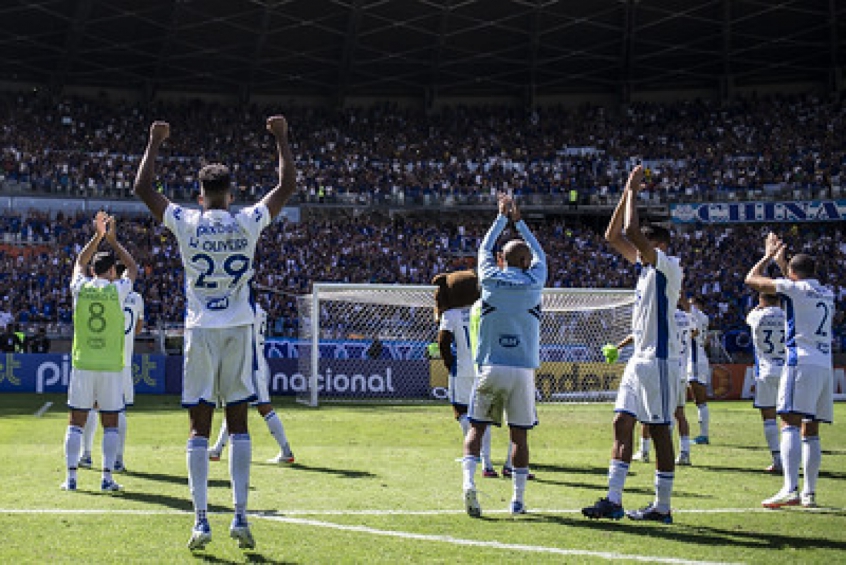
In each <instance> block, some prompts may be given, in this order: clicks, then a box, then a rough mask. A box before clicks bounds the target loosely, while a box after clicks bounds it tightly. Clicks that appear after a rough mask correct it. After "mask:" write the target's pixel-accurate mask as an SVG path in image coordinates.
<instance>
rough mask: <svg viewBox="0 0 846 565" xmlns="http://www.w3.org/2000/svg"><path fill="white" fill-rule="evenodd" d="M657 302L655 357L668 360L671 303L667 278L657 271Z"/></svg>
mask: <svg viewBox="0 0 846 565" xmlns="http://www.w3.org/2000/svg"><path fill="white" fill-rule="evenodd" d="M655 286H656V289H655V294H656V296H655V302H656V303H657V305H658V328H657V329H658V343H657V346H656V348H655V356H656V357H658V359H667V357H668V356H669V352H670V324H669V319H668V318H669V313H670V308H669V301H668V300H667V276H666V275H664V273H662V272H661V271H659V270H657V269H656V270H655ZM673 322H675V310H673Z"/></svg>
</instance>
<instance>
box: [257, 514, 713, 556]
mask: <svg viewBox="0 0 846 565" xmlns="http://www.w3.org/2000/svg"><path fill="white" fill-rule="evenodd" d="M262 518H264V519H266V520H272V521H275V522H283V523H286V524H295V525H301V526H313V527H317V528H329V529H332V530H342V531H346V532H357V533H363V534H370V535H376V536H387V537H394V538H402V539H409V540H418V541H431V542H439V543H449V544H453V545H465V546H471V547H484V548H493V549H507V550H509V551H523V552H529V553H549V554H553V555H563V556H579V557H597V558H600V559H607V560H609V561H619V560H620V559H628V560H631V561H644V562H647V563H673V564H685V565H717V564H722V562H718V561H693V560H690V559H677V558H675V557H658V556H654V555H632V554H626V553H613V552H608V551H588V550H582V549H562V548H560V547H547V546H542V545H523V544H513V543H502V542H498V541H482V540H471V539H463V538H455V537H452V536H436V535H430V534H415V533H412V532H402V531H394V530H378V529H376V528H370V527H367V526H348V525H344V524H334V523H332V522H320V521H318V520H304V519H302V518H286V517H285V516H262Z"/></svg>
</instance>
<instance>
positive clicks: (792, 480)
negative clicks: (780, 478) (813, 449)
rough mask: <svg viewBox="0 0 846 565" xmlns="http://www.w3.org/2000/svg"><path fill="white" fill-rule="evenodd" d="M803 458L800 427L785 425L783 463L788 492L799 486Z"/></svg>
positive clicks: (785, 484) (785, 486)
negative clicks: (800, 465) (800, 466)
mask: <svg viewBox="0 0 846 565" xmlns="http://www.w3.org/2000/svg"><path fill="white" fill-rule="evenodd" d="M817 445H819V444H817ZM801 459H802V442H801V438H800V436H799V427H798V426H784V427H783V428H782V429H781V464H782V466H783V467H784V490H785V491H787V492H792V491H794V490H796V489H797V488H798V485H799V464H800V462H801Z"/></svg>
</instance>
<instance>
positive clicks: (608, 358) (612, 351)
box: [602, 343, 620, 364]
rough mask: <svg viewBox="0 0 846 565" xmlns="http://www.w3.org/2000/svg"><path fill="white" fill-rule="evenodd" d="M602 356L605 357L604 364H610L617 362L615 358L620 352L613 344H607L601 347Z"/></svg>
mask: <svg viewBox="0 0 846 565" xmlns="http://www.w3.org/2000/svg"><path fill="white" fill-rule="evenodd" d="M602 355H603V357H605V362H606V363H608V364H611V363H614V362H615V361H617V358H618V357H619V356H620V352H619V351H618V350H617V347H616V346H615V345H614V344H613V343H607V344H605V345H603V346H602Z"/></svg>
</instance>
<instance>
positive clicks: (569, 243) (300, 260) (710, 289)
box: [0, 208, 846, 338]
mask: <svg viewBox="0 0 846 565" xmlns="http://www.w3.org/2000/svg"><path fill="white" fill-rule="evenodd" d="M495 213H496V212H495V209H494V208H491V213H490V217H488V216H486V215H484V214H480V213H478V212H474V213H473V214H472V215H468V216H461V215H453V216H450V217H447V218H444V217H437V219H434V218H435V216H431V215H429V216H421V215H394V217H393V218H390V217H389V216H387V215H385V214H382V213H379V212H378V211H376V212H370V213H363V214H360V215H358V216H356V217H354V218H353V217H345V216H344V215H340V214H337V215H332V216H326V217H324V218H322V219H312V220H303V221H301V222H298V223H293V222H288V221H278V222H276V223H274V224H273V225H272V226H271V227H269V228H268V229H267V230H265V232H264V234H263V236H262V239H261V241H260V243H259V247H258V251H257V255H256V277H255V283H256V287H257V290H258V293H259V301H260V302H261V303H262V305H263V306H264V307H265V308H266V309H267V310H268V313H269V320H270V333H271V335H277V336H295V335H297V332H298V327H297V311H296V296H297V295H301V294H307V293H309V292H310V291H311V284H312V283H313V282H317V281H319V282H347V283H368V282H371V283H403V284H429V282H430V281H431V279H432V277H433V276H434V275H435V274H438V273H442V272H446V271H451V270H456V269H460V268H464V267H472V266H474V265H475V256H476V250H477V249H478V246H479V243H480V241H481V239H482V237H483V236H484V233H485V231H486V230H487V228H488V226H489V223H490V221H491V218H492V217H493V215H494V214H495ZM529 222H531V224H532V229H533V231H534V233H535V234H536V236H537V237H538V239H539V240H540V241H541V242H543V245H544V248H545V250H546V253H547V260H548V263H549V280H548V282H547V285H548V286H550V287H569V288H626V289H631V288H633V287H634V284H635V280H634V275H633V272H632V269H630V268H629V267H628V266H627V265H626V264H624V263H623V261H622V260H621V259H620V257H619V254H617V253H614V252H612V250H611V249H610V248H609V246H608V245H607V243H606V242H605V240H604V234H603V231H602V229H601V226H600V227H599V228H597V227H593V226H590V225H588V224H587V223H584V222H580V221H578V220H570V219H565V220H562V219H560V218H559V219H553V218H547V219H545V220H531V219H530V220H529ZM770 228H773V229H776V230H777V231H779V235H780V236H782V237H783V238H784V239H785V240H786V241H787V242H788V245H789V247H790V249H791V250H796V251H799V250H804V251H806V252H808V253H811V254H813V255H814V256H815V257H816V258H817V259H818V261H819V270H820V278H821V279H822V280H823V281H826V282H827V283H828V284H829V285H831V287H832V288H833V289H834V292H835V296H836V300H837V304H836V307H837V317H836V318H835V320H834V328H835V332H836V333H837V334H838V335H839V336H841V338H842V336H844V335H846V319H844V313H845V312H846V286H845V285H844V282H846V228H844V227H843V226H842V225H840V224H837V223H817V224H792V225H791V224H783V225H781V226H780V227H776V226H765V225H760V224H759V225H753V224H747V225H742V226H735V227H726V226H698V227H691V228H685V229H675V230H674V232H675V240H674V243H673V245H672V253H673V254H675V255H678V256H679V257H680V258H681V261H682V265H683V267H684V270H685V283H684V291H685V292H686V293H690V294H697V295H700V296H702V297H703V299H704V301H705V304H706V305H707V306H706V313H707V314H708V315H709V316H710V317H711V329H713V330H720V331H723V332H725V331H728V330H730V329H734V328H742V327H743V326H744V318H745V315H746V312H747V311H748V310H749V309H750V308H752V307H753V306H754V304H755V301H756V297H755V296H754V295H753V294H752V293H751V292H750V291H749V289H748V288H747V287H746V286H745V285H744V284H743V278H744V276H745V275H746V272H747V271H748V270H749V268H750V267H751V266H752V265H753V264H754V263H755V262H756V261H757V260H758V258H759V256H760V254H761V251H762V249H763V238H764V235H765V234H766V231H767V230H768V229H770ZM118 230H119V237H120V239H121V241H122V242H124V243H125V244H126V246H127V248H128V249H129V251H130V252H131V253H132V254H133V256H134V257H135V258H136V260H137V261H138V263H139V268H140V274H139V278H138V281H137V282H136V290H137V291H138V292H140V293H141V295H142V296H143V297H144V300H145V306H146V318H147V322H146V323H147V326H148V327H151V328H164V327H170V326H173V325H179V324H181V322H182V319H183V309H184V301H183V299H184V293H183V289H182V285H183V271H182V266H181V262H180V259H179V253H178V249H177V246H176V241H175V239H174V238H173V237H172V235H171V234H170V232H169V231H168V230H166V229H165V228H163V227H162V226H161V225H160V224H157V223H156V222H154V221H153V220H152V219H151V218H149V217H147V216H140V217H121V218H119V219H118ZM0 234H2V238H3V240H4V241H6V243H3V244H0V296H2V299H0V300H2V303H0V312H5V313H6V314H7V316H6V318H7V319H9V320H15V321H17V322H20V323H22V324H24V325H30V326H32V325H37V324H47V325H48V327H50V328H51V329H56V328H59V327H62V326H69V324H70V322H71V295H70V289H69V284H70V274H71V271H72V266H73V261H74V259H75V257H76V256H77V254H78V253H79V251H80V249H81V248H82V246H83V245H84V244H85V242H86V241H88V239H89V238H90V237H91V235H92V224H91V218H90V217H89V216H88V215H81V214H74V215H65V214H62V213H59V214H57V215H56V216H55V217H53V218H51V217H49V215H47V214H45V213H39V212H36V211H29V212H28V213H26V214H23V215H21V214H9V213H7V214H5V215H3V216H0ZM23 241H26V243H22V242H23ZM433 324H434V322H433ZM433 328H434V325H433Z"/></svg>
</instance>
